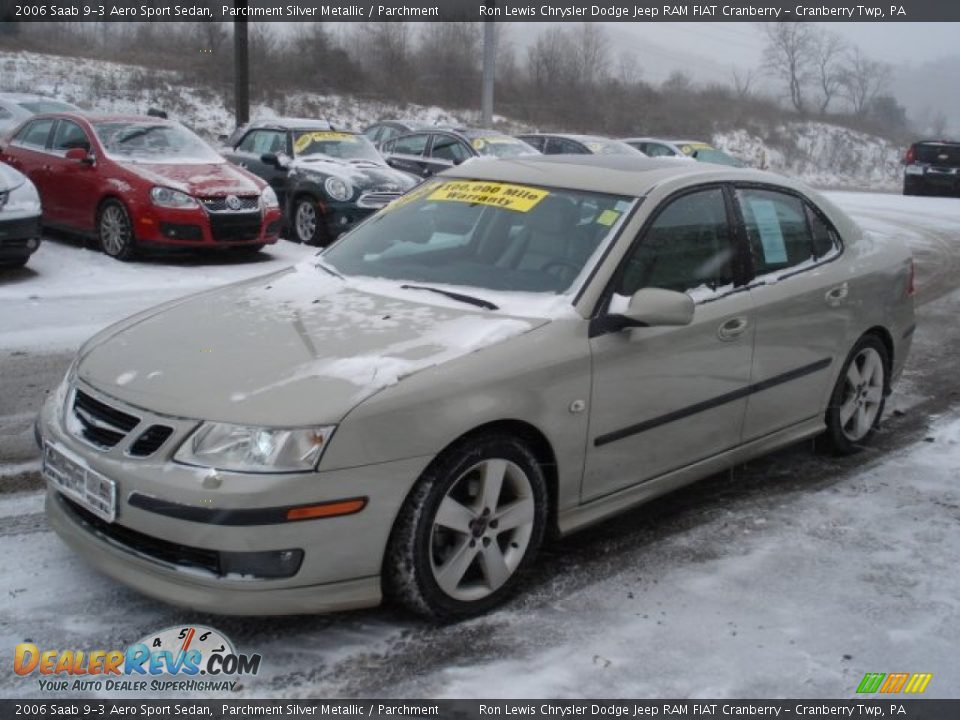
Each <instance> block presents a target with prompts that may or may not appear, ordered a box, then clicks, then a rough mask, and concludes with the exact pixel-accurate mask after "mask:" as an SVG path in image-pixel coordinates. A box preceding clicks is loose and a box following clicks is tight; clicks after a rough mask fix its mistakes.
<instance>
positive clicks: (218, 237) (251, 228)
mask: <svg viewBox="0 0 960 720" xmlns="http://www.w3.org/2000/svg"><path fill="white" fill-rule="evenodd" d="M260 221H261V220H260V213H259V212H253V213H230V214H227V213H224V214H222V215H217V214H212V215H210V233H211V235H213V239H214V240H215V241H216V242H243V241H245V240H256V239H257V238H259V237H260Z"/></svg>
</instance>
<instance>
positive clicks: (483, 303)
mask: <svg viewBox="0 0 960 720" xmlns="http://www.w3.org/2000/svg"><path fill="white" fill-rule="evenodd" d="M400 287H401V288H403V289H404V290H426V291H427V292H432V293H437V294H439V295H446V296H447V297H448V298H451V299H453V300H459V301H460V302H465V303H468V304H470V305H476V306H477V307H482V308H485V309H486V310H499V309H500V307H499V306H497V305H494V304H493V303H492V302H490V301H489V300H482V299H480V298H475V297H473V296H471V295H463V294H461V293H455V292H450V291H449V290H441V289H440V288H433V287H427V286H426V285H401V286H400Z"/></svg>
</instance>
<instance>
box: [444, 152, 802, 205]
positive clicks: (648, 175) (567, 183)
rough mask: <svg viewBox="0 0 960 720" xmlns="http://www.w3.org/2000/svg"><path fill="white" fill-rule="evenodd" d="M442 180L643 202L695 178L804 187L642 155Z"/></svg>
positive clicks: (484, 165)
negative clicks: (666, 186) (672, 183)
mask: <svg viewBox="0 0 960 720" xmlns="http://www.w3.org/2000/svg"><path fill="white" fill-rule="evenodd" d="M441 177H457V178H464V179H477V180H499V181H502V182H510V183H518V184H531V185H545V186H548V187H558V188H568V189H571V190H586V191H592V192H602V193H610V194H614V195H629V196H634V197H642V196H644V195H647V194H648V193H649V192H650V190H651V189H653V188H654V187H656V186H657V185H660V184H662V183H664V182H667V181H668V180H673V179H675V178H683V177H689V178H690V179H691V181H702V182H710V181H714V182H721V181H725V180H743V181H752V182H758V183H767V184H773V185H779V186H781V187H787V188H797V189H802V190H804V191H806V188H805V187H803V186H802V185H799V184H796V183H793V182H792V181H790V180H789V179H787V178H785V177H783V176H780V175H775V174H773V173H767V172H763V171H760V170H752V169H746V168H733V167H727V166H721V165H717V166H708V165H704V164H703V163H678V162H676V161H675V160H669V159H658V158H648V157H643V156H640V155H637V156H631V155H528V156H523V157H520V158H498V159H496V160H488V161H483V160H481V161H474V162H471V163H466V164H464V165H459V166H457V167H455V168H452V169H450V170H445V171H444V172H443V173H441Z"/></svg>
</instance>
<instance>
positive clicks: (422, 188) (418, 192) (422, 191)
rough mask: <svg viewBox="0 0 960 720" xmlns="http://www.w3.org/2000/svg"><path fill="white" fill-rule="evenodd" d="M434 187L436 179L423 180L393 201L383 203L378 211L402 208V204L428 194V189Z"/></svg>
mask: <svg viewBox="0 0 960 720" xmlns="http://www.w3.org/2000/svg"><path fill="white" fill-rule="evenodd" d="M436 187H437V181H436V180H431V181H429V182H425V183H424V184H422V185H419V186H417V187H415V188H414V189H413V190H411V191H410V192H408V193H407V194H406V195H401V196H400V197H398V198H397V199H396V200H394V201H393V202H391V203H389V204H387V205H385V206H384V207H383V208H382V209H381V210H380V212H381V213H384V212H387V211H388V210H397V209H398V208H402V207H403V206H404V205H408V204H409V203H412V202H413V201H414V200H419V199H420V198H422V197H423V196H424V195H426V194H428V193H429V192H430V191H432V190H433V189H434V188H436Z"/></svg>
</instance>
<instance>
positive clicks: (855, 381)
mask: <svg viewBox="0 0 960 720" xmlns="http://www.w3.org/2000/svg"><path fill="white" fill-rule="evenodd" d="M889 376H890V354H889V353H888V352H887V347H886V345H884V344H883V341H882V340H880V338H878V337H877V336H876V335H864V336H863V337H862V338H860V340H859V341H858V342H857V344H856V345H854V346H853V350H851V351H850V354H849V355H848V356H847V361H846V362H845V363H844V365H843V370H842V371H841V372H840V377H839V378H838V379H837V384H836V386H835V387H834V389H833V393H832V394H831V396H830V406H829V407H828V408H827V414H826V421H827V431H826V432H825V433H824V439H825V440H826V441H827V444H828V446H829V448H830V449H831V450H833V452H834V453H836V454H838V455H852V454H854V453H856V452H859V451H860V450H862V449H863V447H864V445H865V444H866V443H867V442H868V441H869V440H870V438H871V437H872V436H873V434H874V432H875V431H876V429H877V425H878V424H879V423H880V418H881V416H882V415H883V407H884V404H885V403H886V394H887V388H888V385H889Z"/></svg>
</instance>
